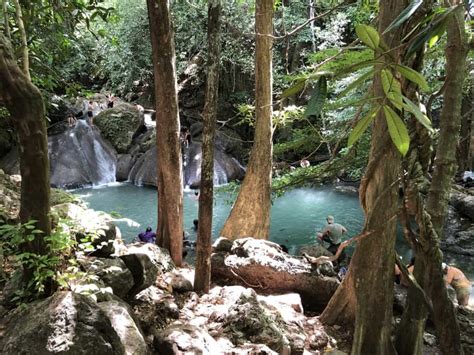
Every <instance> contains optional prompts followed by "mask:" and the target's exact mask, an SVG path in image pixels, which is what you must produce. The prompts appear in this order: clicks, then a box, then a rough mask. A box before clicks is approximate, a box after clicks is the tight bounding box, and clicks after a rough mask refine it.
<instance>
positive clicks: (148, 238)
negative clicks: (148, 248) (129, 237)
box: [138, 227, 156, 244]
mask: <svg viewBox="0 0 474 355" xmlns="http://www.w3.org/2000/svg"><path fill="white" fill-rule="evenodd" d="M138 240H140V242H142V243H153V244H154V243H155V242H156V233H155V232H153V231H152V230H151V227H147V229H146V230H145V232H141V233H140V234H139V235H138Z"/></svg>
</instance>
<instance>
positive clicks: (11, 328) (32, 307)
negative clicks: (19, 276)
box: [0, 292, 126, 355]
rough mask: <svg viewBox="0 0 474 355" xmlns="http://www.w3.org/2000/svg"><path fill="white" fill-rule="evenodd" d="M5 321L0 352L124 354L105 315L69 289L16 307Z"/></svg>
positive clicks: (116, 335)
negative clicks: (23, 306) (24, 305)
mask: <svg viewBox="0 0 474 355" xmlns="http://www.w3.org/2000/svg"><path fill="white" fill-rule="evenodd" d="M4 321H5V323H6V324H5V325H4V326H5V328H4V329H5V334H4V336H3V338H2V339H1V340H0V353H2V354H38V355H43V354H44V355H46V354H71V355H72V354H74V355H79V354H84V355H86V354H111V355H112V354H113V355H117V354H126V352H125V347H124V345H123V344H122V342H121V339H120V337H119V336H118V334H117V331H116V330H115V329H114V328H113V326H112V324H111V322H110V320H109V318H108V317H107V315H106V314H105V313H104V312H103V311H102V310H101V309H100V308H99V307H98V306H97V304H96V303H95V302H93V301H92V300H90V299H89V298H88V297H86V296H82V295H78V294H74V293H72V292H58V293H55V294H54V295H53V296H51V297H49V298H47V299H45V300H41V301H37V302H34V303H32V304H29V305H27V307H26V308H22V307H19V308H17V309H16V310H15V311H14V312H13V313H12V314H11V315H10V316H9V317H8V318H7V319H6V320H4Z"/></svg>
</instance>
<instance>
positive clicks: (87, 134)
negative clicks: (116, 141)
mask: <svg viewBox="0 0 474 355" xmlns="http://www.w3.org/2000/svg"><path fill="white" fill-rule="evenodd" d="M48 150H49V159H50V170H51V185H52V186H57V187H78V186H83V185H88V184H93V185H100V184H106V183H110V182H114V181H115V171H116V164H117V154H116V152H115V149H114V148H113V147H112V146H111V145H110V144H109V143H108V142H107V141H105V140H104V139H103V138H102V137H101V135H100V133H99V131H98V130H97V128H95V127H92V126H90V125H89V124H88V123H87V122H86V121H84V120H78V121H77V123H76V125H75V126H74V127H71V128H68V129H67V130H66V131H65V132H64V133H61V134H57V135H53V136H50V137H49V138H48Z"/></svg>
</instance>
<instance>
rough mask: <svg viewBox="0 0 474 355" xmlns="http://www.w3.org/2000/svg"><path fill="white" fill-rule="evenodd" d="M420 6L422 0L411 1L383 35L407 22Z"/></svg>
mask: <svg viewBox="0 0 474 355" xmlns="http://www.w3.org/2000/svg"><path fill="white" fill-rule="evenodd" d="M421 4H423V0H413V1H412V2H411V3H410V5H408V6H407V7H406V8H405V9H404V10H403V11H402V12H400V15H398V16H397V18H396V19H395V20H393V21H392V23H391V24H390V25H389V26H388V27H387V28H386V29H385V31H383V34H385V33H387V32H390V31H391V30H393V29H395V28H397V27H399V26H400V25H401V24H403V23H404V22H405V21H407V20H408V19H409V18H410V16H411V15H413V14H414V13H415V11H416V10H417V9H418V8H419V7H420V5H421Z"/></svg>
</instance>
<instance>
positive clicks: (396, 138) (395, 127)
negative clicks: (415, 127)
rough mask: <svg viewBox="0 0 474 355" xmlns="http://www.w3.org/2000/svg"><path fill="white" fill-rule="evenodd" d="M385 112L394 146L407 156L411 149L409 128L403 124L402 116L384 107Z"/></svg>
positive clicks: (388, 107)
mask: <svg viewBox="0 0 474 355" xmlns="http://www.w3.org/2000/svg"><path fill="white" fill-rule="evenodd" d="M383 111H384V114H385V119H386V120H387V126H388V132H389V133H390V137H391V138H392V142H393V144H395V147H397V149H398V151H399V152H400V153H401V154H402V155H403V156H405V155H406V154H407V152H408V148H409V147H410V137H409V135H408V130H407V127H406V126H405V123H403V121H402V119H401V118H400V116H398V115H397V113H396V112H395V111H393V110H392V109H391V108H390V106H387V105H384V106H383Z"/></svg>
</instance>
